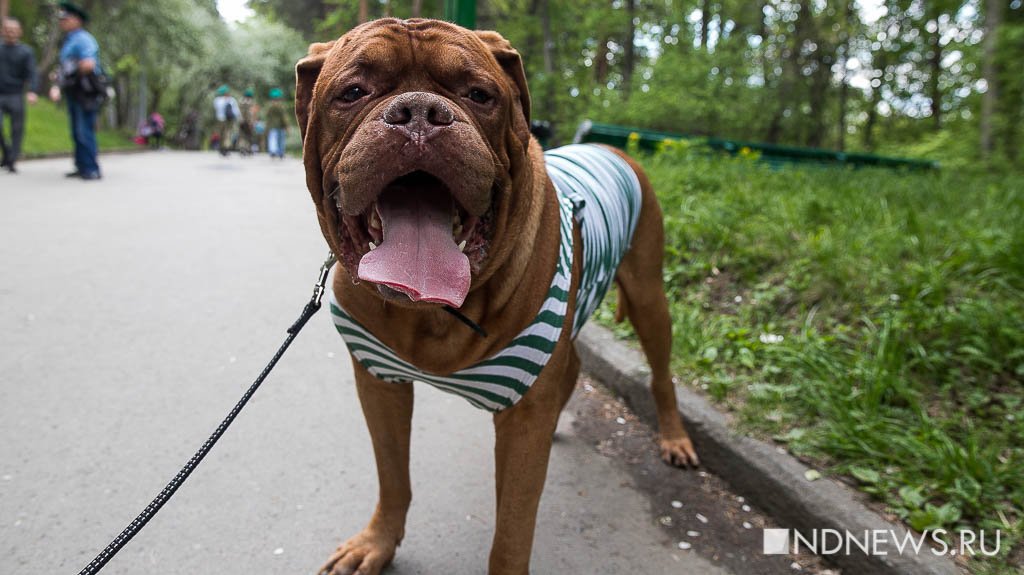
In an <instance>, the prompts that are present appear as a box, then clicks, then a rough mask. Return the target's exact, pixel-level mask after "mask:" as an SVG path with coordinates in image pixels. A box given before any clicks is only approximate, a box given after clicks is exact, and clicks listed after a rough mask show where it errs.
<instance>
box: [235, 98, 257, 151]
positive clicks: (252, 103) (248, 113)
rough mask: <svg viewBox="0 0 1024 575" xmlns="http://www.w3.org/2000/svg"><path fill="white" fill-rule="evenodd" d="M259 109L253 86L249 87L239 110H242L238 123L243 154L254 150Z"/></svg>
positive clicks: (239, 148) (239, 146)
mask: <svg viewBox="0 0 1024 575" xmlns="http://www.w3.org/2000/svg"><path fill="white" fill-rule="evenodd" d="M257 109H258V106H257V105H256V100H254V99H253V91H252V88H249V89H247V90H246V91H245V93H243V94H242V101H241V102H239V103H238V110H239V111H240V112H241V121H240V122H239V123H238V150H239V151H240V152H241V153H242V155H243V156H248V155H250V154H252V152H253V144H254V143H255V140H256V111H257Z"/></svg>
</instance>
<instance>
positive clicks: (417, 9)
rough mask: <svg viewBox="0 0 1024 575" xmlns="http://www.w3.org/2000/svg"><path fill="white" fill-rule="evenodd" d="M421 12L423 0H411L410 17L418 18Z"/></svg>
mask: <svg viewBox="0 0 1024 575" xmlns="http://www.w3.org/2000/svg"><path fill="white" fill-rule="evenodd" d="M422 12H423V0H412V17H413V18H419V17H420V14H421V13H422Z"/></svg>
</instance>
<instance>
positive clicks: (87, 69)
mask: <svg viewBox="0 0 1024 575" xmlns="http://www.w3.org/2000/svg"><path fill="white" fill-rule="evenodd" d="M59 7H60V10H59V11H58V12H57V19H58V21H59V24H60V29H61V31H63V32H64V43H63V44H61V47H60V68H59V70H58V73H57V77H58V84H59V85H60V86H61V87H62V88H63V90H64V91H63V94H64V95H65V96H66V97H67V102H68V116H69V117H70V120H71V138H72V140H73V141H74V144H75V171H73V172H71V173H69V174H67V177H69V178H81V179H83V180H98V179H100V177H101V175H100V165H99V161H98V159H97V156H98V155H99V146H98V144H97V143H96V117H97V114H98V112H99V105H98V102H99V101H100V100H97V97H96V95H95V94H94V95H91V96H88V97H87V96H85V95H84V93H83V92H82V91H81V90H80V89H78V86H80V85H81V82H82V80H83V78H96V77H98V76H100V75H101V74H102V69H101V67H100V47H99V44H98V43H97V42H96V38H93V35H92V34H90V33H89V32H88V31H86V29H85V28H84V26H85V24H87V23H88V22H89V13H88V12H86V11H85V10H84V9H83V8H82V7H80V6H78V5H77V4H74V3H72V2H61V3H60V4H59ZM60 98H61V90H60V89H59V88H58V87H57V86H54V88H51V89H50V99H52V100H53V101H55V102H56V101H58V100H60Z"/></svg>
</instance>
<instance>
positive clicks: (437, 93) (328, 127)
mask: <svg viewBox="0 0 1024 575" xmlns="http://www.w3.org/2000/svg"><path fill="white" fill-rule="evenodd" d="M296 113H297V115H298V117H299V123H300V126H301V127H302V128H303V130H302V131H303V138H304V159H305V162H306V171H307V184H308V186H309V188H310V192H311V193H312V194H313V199H314V201H315V202H316V204H317V210H318V215H319V217H320V224H321V228H322V229H323V231H324V235H325V237H326V238H327V240H328V243H330V245H331V247H332V248H333V249H334V250H335V254H336V255H337V256H338V258H339V261H340V262H341V263H342V264H343V265H344V266H345V268H346V270H347V271H348V273H349V275H350V277H352V278H353V280H357V279H361V280H365V281H367V282H370V283H372V284H374V286H375V287H376V289H377V290H378V292H379V293H380V294H381V295H382V296H384V297H386V298H388V299H392V300H395V301H401V302H410V301H411V302H429V303H443V304H447V305H451V306H453V307H460V306H461V305H462V303H463V301H464V300H465V298H466V295H467V294H468V292H469V290H470V287H471V283H472V279H473V276H474V275H475V274H478V273H479V272H480V271H481V270H482V269H483V268H484V267H485V266H486V265H487V263H488V255H489V247H490V244H491V241H492V240H493V233H494V229H495V226H496V225H497V224H498V223H499V222H500V221H502V212H503V211H507V210H508V208H509V204H510V202H511V201H512V198H511V197H510V196H511V190H512V189H513V186H512V183H513V180H515V179H516V178H518V177H519V175H518V172H519V171H521V169H522V166H520V165H519V164H522V163H523V160H524V158H525V155H526V154H525V150H526V147H527V145H528V141H529V129H528V125H529V123H528V119H527V118H528V114H529V95H528V94H527V92H526V86H525V81H524V74H523V71H522V65H521V63H520V61H519V56H518V54H516V53H515V51H514V50H512V49H511V47H510V46H509V45H508V43H507V42H506V41H505V40H504V39H502V38H501V37H500V36H498V35H497V34H495V33H493V32H490V33H488V32H482V33H474V32H470V31H468V30H465V29H462V28H459V27H457V26H454V25H452V24H448V23H445V22H439V21H431V20H407V21H401V20H395V19H385V20H377V21H374V22H370V23H368V24H364V25H362V26H360V27H358V28H356V29H354V30H352V31H351V32H349V33H348V34H346V35H345V36H343V37H342V38H341V39H339V40H338V41H336V42H333V43H330V44H314V45H313V46H312V47H311V48H310V55H309V56H308V57H307V58H305V59H303V60H302V61H301V62H300V63H299V65H298V67H297V96H296Z"/></svg>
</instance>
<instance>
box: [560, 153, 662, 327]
mask: <svg viewBox="0 0 1024 575" xmlns="http://www.w3.org/2000/svg"><path fill="white" fill-rule="evenodd" d="M544 159H545V161H546V163H547V167H548V175H549V176H551V181H552V182H554V184H555V188H557V189H558V193H559V194H560V195H562V196H566V197H568V198H569V199H571V200H572V201H573V204H574V206H575V213H576V220H577V221H578V222H579V223H580V226H581V227H580V234H581V236H582V237H583V277H582V278H580V287H579V292H578V293H577V294H576V317H575V318H573V327H572V337H573V338H574V339H575V338H576V335H577V334H579V332H580V330H581V329H583V325H584V324H585V323H587V320H588V319H590V316H591V315H593V313H594V311H595V310H596V309H597V306H598V305H600V304H601V300H603V299H604V296H605V294H607V293H608V288H610V287H611V285H612V280H614V279H615V270H616V269H618V267H619V262H621V261H622V256H623V255H625V253H626V250H628V249H629V244H630V241H631V240H632V238H633V232H634V231H635V230H636V223H637V221H639V219H640V203H641V200H642V192H641V190H640V180H639V179H637V176H636V172H634V171H633V168H631V167H629V164H628V163H626V161H625V160H623V159H622V157H620V156H619V155H617V154H616V153H615V152H612V151H611V150H609V149H608V148H604V147H602V146H595V145H593V144H576V145H572V146H563V147H561V148H555V149H554V150H549V151H548V152H546V153H545V154H544Z"/></svg>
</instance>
